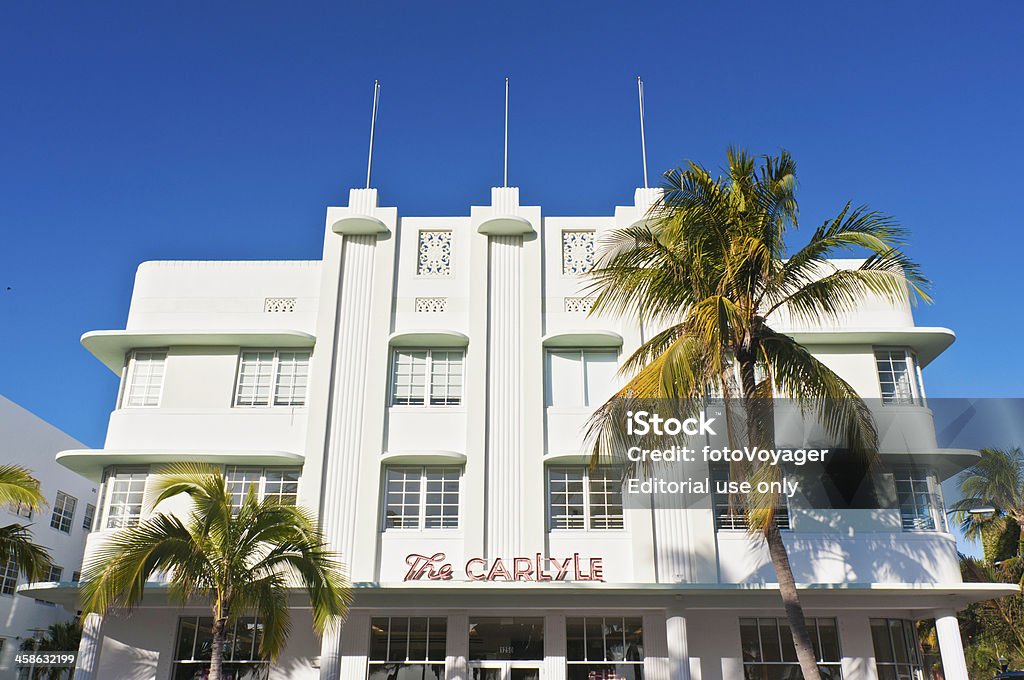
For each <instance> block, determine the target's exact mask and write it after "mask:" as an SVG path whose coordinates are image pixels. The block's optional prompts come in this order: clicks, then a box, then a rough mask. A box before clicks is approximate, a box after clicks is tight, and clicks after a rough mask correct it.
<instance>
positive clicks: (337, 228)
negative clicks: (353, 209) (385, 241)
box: [331, 215, 389, 235]
mask: <svg viewBox="0 0 1024 680" xmlns="http://www.w3.org/2000/svg"><path fill="white" fill-rule="evenodd" d="M331 231H333V232H334V233H335V234H353V235H358V234H387V233H389V232H388V227H387V225H386V224H384V223H383V222H382V221H380V220H379V219H377V218H376V217H372V216H370V215H349V216H348V217H342V218H341V219H340V220H337V221H336V222H334V224H332V225H331Z"/></svg>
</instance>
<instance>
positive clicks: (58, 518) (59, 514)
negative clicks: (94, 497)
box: [50, 491, 78, 534]
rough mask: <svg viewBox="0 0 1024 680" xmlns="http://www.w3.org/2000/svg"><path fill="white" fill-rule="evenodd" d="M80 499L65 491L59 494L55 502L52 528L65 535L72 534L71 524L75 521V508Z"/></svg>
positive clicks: (51, 520) (51, 521) (51, 519)
mask: <svg viewBox="0 0 1024 680" xmlns="http://www.w3.org/2000/svg"><path fill="white" fill-rule="evenodd" d="M77 505H78V499H77V498H75V497H74V496H69V495H68V494H66V493H64V492H63V491H58V492H57V498H56V499H55V500H54V501H53V516H52V517H51V518H50V526H51V527H53V528H54V529H59V530H60V531H63V532H64V533H65V534H70V533H71V523H72V522H73V521H74V519H75V507H76V506H77Z"/></svg>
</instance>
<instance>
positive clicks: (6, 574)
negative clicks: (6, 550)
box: [0, 559, 21, 597]
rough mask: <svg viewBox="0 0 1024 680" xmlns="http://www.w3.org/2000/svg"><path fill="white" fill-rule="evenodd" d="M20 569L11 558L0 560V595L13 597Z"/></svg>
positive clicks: (16, 589) (16, 588)
mask: <svg viewBox="0 0 1024 680" xmlns="http://www.w3.org/2000/svg"><path fill="white" fill-rule="evenodd" d="M20 576H21V570H20V569H19V568H18V563H17V562H15V561H14V560H13V559H6V560H0V595H7V596H10V597H13V596H14V595H15V594H16V593H17V591H18V580H19V578H20Z"/></svg>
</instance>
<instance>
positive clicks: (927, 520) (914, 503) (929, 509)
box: [893, 467, 946, 531]
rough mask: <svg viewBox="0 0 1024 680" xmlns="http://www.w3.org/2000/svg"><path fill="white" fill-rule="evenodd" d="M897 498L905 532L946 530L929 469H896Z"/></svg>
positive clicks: (935, 487) (938, 490) (943, 515)
mask: <svg viewBox="0 0 1024 680" xmlns="http://www.w3.org/2000/svg"><path fill="white" fill-rule="evenodd" d="M893 476H894V478H895V481H896V500H897V501H898V502H899V505H900V519H901V520H902V522H903V528H904V529H906V530H908V531H935V530H936V529H937V528H938V529H940V530H942V531H945V530H946V526H945V521H946V516H945V513H944V512H943V510H942V508H943V503H942V496H941V492H940V487H939V485H938V483H937V482H935V481H934V479H933V476H932V474H931V471H930V470H929V469H928V468H920V467H904V468H897V469H896V470H895V471H894V473H893Z"/></svg>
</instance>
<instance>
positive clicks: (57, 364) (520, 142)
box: [0, 2, 1024, 446]
mask: <svg viewBox="0 0 1024 680" xmlns="http://www.w3.org/2000/svg"><path fill="white" fill-rule="evenodd" d="M212 5H216V7H212ZM1022 26H1024V4H1021V3H1019V2H1004V3H991V4H983V5H978V4H971V5H968V4H965V3H956V4H954V3H924V2H902V3H890V2H885V3H863V2H862V3H835V2H829V3H810V2H807V3H783V4H779V3H771V4H769V3H750V4H749V5H747V4H745V3H726V4H723V3H714V2H705V3H699V4H698V3H684V2H674V3H658V4H651V5H649V6H648V8H647V9H646V10H642V9H641V6H640V5H638V4H636V3H594V2H544V3H535V2H516V3H501V4H498V3H484V2H472V3H469V2H433V3H407V2H392V3H371V2H363V3H357V2H346V3H342V2H334V3H330V4H318V3H273V4H271V3H265V2H252V3H236V4H233V5H229V4H228V3H198V2H184V3H182V2H174V3H168V2H155V3H151V2H145V3H139V2H135V3H123V4H120V5H112V4H108V3H103V2H89V3H28V2H23V3H14V2H6V3H3V4H2V6H0V85H2V88H3V90H2V92H3V96H2V100H0V101H2V105H0V229H2V234H3V239H4V247H3V249H2V251H0V319H2V324H3V333H2V334H0V347H2V350H3V352H2V356H4V357H5V358H6V362H5V370H4V371H3V374H2V378H0V392H2V393H3V394H5V395H6V396H8V397H10V398H11V399H13V400H15V401H17V402H19V403H21V404H23V405H24V406H25V407H27V408H29V409H30V410H32V411H34V412H36V413H37V414H39V415H40V416H42V417H44V418H46V419H47V420H49V421H52V422H53V423H55V424H56V425H58V426H59V427H61V428H63V429H65V430H66V431H67V432H69V433H70V434H72V435H73V436H75V437H78V438H79V439H81V440H82V441H84V442H85V443H86V444H88V445H91V446H99V445H101V444H102V441H103V436H104V430H105V426H106V418H107V415H108V413H109V411H110V409H111V407H112V405H113V402H114V397H115V390H116V382H115V377H114V375H113V374H111V373H110V372H109V371H108V370H107V369H106V368H104V367H102V366H101V365H100V364H99V362H98V361H96V360H95V359H93V358H92V357H91V356H90V355H89V354H88V353H87V352H85V350H83V349H82V348H81V347H80V345H79V344H78V337H79V336H80V335H81V333H82V332H83V331H86V330H90V329H104V328H119V327H123V326H124V322H125V317H126V314H127V309H128V301H129V297H130V292H131V286H132V280H133V276H134V272H135V268H136V266H137V265H138V264H139V263H140V262H142V261H144V260H148V259H264V258H266V259H276V258H281V259H295V258H298V259H315V258H318V257H319V256H320V252H321V234H322V229H323V217H324V209H325V206H327V205H337V204H339V203H343V202H344V201H345V200H346V198H347V190H348V188H349V187H352V186H359V185H361V183H362V181H363V174H364V172H365V160H366V159H365V154H366V143H367V134H368V117H369V107H370V98H369V97H370V92H371V88H372V82H373V79H374V78H379V79H380V80H381V82H382V87H383V90H382V98H381V109H380V118H379V125H378V145H377V154H376V158H375V163H374V169H375V172H374V185H375V186H377V187H378V188H379V189H380V192H381V198H382V201H383V202H384V203H386V204H388V205H398V206H400V209H401V211H402V212H403V213H404V214H421V215H433V214H466V213H467V212H468V206H469V205H470V204H473V203H476V204H481V203H485V202H487V200H488V188H489V187H490V186H492V185H494V184H496V183H500V181H501V116H502V79H503V78H504V76H505V75H506V74H508V75H510V76H511V78H512V106H511V159H510V174H511V182H512V183H513V184H516V185H518V186H520V187H521V192H522V198H523V200H524V202H527V203H530V204H540V205H542V206H543V207H544V210H545V211H546V213H547V214H555V215H558V214H608V213H610V211H611V210H612V208H613V206H614V205H616V204H626V203H630V202H631V197H632V192H633V188H634V187H635V186H637V185H638V184H639V183H640V181H641V166H640V157H639V135H638V123H637V114H636V94H635V92H636V91H635V77H636V75H637V74H638V73H639V74H642V75H643V76H644V79H645V81H646V84H647V114H648V118H647V123H648V127H647V137H648V145H649V157H650V163H649V165H650V168H651V172H652V176H656V175H657V173H659V172H660V171H661V170H664V169H665V168H667V167H669V166H671V165H673V164H676V163H679V162H681V161H682V160H683V159H695V160H698V161H701V162H703V163H705V164H708V165H711V166H718V165H719V164H720V162H721V159H722V156H723V151H724V149H725V147H726V146H727V145H729V144H731V143H734V144H740V145H745V146H747V147H748V148H750V149H751V150H753V151H756V152H767V151H775V150H777V149H779V148H780V147H785V148H787V149H789V150H790V151H792V152H793V154H794V155H795V157H796V159H797V163H798V168H799V176H800V182H801V194H800V195H801V205H802V215H803V223H804V224H805V225H808V227H809V226H812V225H816V224H817V223H818V222H819V221H820V220H821V219H823V218H825V217H826V216H828V215H831V214H833V213H834V212H835V211H836V210H838V208H839V207H840V206H841V205H842V204H843V203H844V202H845V201H846V200H848V199H852V200H854V201H855V202H867V203H869V204H870V205H871V206H873V207H876V208H878V209H880V210H883V211H886V212H889V213H892V214H894V215H896V216H897V217H898V218H899V219H900V220H901V221H902V222H903V223H904V224H906V225H907V226H908V227H909V228H911V229H912V232H913V240H912V246H911V251H912V253H913V255H914V256H916V257H917V258H918V259H919V260H920V261H921V262H922V263H923V265H924V267H925V270H926V272H927V273H928V274H929V275H930V276H931V277H932V278H933V279H934V281H935V288H934V295H935V298H936V303H935V304H934V305H932V306H930V307H926V308H922V309H920V310H919V311H918V322H919V323H921V324H927V325H944V326H949V327H951V328H953V329H955V330H956V331H957V333H958V335H959V340H958V342H957V343H956V345H954V347H953V348H952V349H951V350H950V351H949V352H947V353H946V355H944V356H943V357H941V358H940V359H939V360H938V361H936V362H935V363H934V364H933V365H932V366H931V367H930V368H929V369H928V370H927V371H926V381H927V385H928V391H929V395H930V396H964V395H968V396H1022V395H1024V388H1022V387H1021V374H1022V369H1021V361H1020V359H1019V357H1016V354H1017V353H1018V352H1019V349H1018V347H1017V345H1018V344H1019V343H1020V341H1021V338H1022V337H1024V321H1022V318H1024V314H1022V313H1021V311H1020V308H1019V293H1018V290H1019V289H1020V283H1019V282H1020V279H1021V272H1020V269H1021V260H1022V258H1021V255H1022V250H1024V249H1022V245H1024V236H1022V235H1021V229H1022V227H1024V224H1022V218H1021V211H1020V210H1019V207H1020V202H1021V193H1022V192H1021V172H1020V164H1021V162H1022V159H1024V136H1022V127H1024V126H1022V122H1024V75H1022V73H1024V68H1022V67H1024V63H1022V62H1024V60H1022V57H1024V33H1022V28H1021V27H1022ZM8 288H9V289H8Z"/></svg>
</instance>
